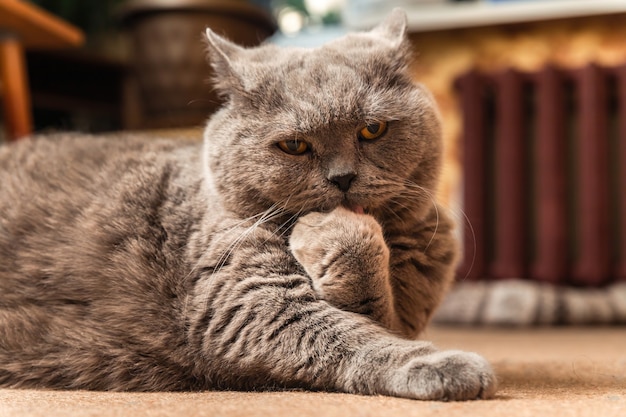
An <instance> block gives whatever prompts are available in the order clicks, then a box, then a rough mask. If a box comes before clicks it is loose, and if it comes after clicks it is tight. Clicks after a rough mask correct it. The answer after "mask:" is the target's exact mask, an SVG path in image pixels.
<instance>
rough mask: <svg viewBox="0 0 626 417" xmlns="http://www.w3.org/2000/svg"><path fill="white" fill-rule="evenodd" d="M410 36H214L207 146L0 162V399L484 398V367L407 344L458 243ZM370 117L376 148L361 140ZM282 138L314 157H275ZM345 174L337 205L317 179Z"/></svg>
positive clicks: (169, 143) (166, 144)
mask: <svg viewBox="0 0 626 417" xmlns="http://www.w3.org/2000/svg"><path fill="white" fill-rule="evenodd" d="M405 24H406V23H405V17H404V14H403V13H402V12H399V11H396V12H394V13H393V14H392V15H391V16H390V17H389V18H388V19H387V20H386V21H385V22H384V23H383V24H382V25H381V26H380V27H378V28H376V29H374V30H373V31H371V32H366V33H360V34H353V35H348V36H347V37H344V38H342V39H339V40H337V41H334V42H331V43H330V44H328V45H326V46H324V47H321V48H318V49H314V50H300V49H279V48H277V47H275V46H271V45H267V46H262V47H259V48H256V49H249V50H246V49H242V48H240V47H238V46H235V45H233V44H231V43H229V42H228V41H226V40H224V39H221V38H219V37H218V36H217V35H215V34H213V33H211V32H209V33H208V34H207V38H208V48H209V52H210V54H211V57H212V62H213V65H214V67H215V69H216V86H217V88H219V90H220V92H221V93H222V94H223V95H224V96H225V97H226V98H227V102H226V104H225V106H224V107H223V108H222V109H221V110H220V111H219V112H218V113H217V114H215V115H214V116H213V117H212V118H211V119H210V120H209V121H208V123H207V126H206V130H205V135H204V145H203V147H200V146H199V145H197V144H195V143H187V142H181V141H173V140H166V139H148V140H146V139H145V138H140V137H133V136H131V135H126V136H123V137H119V138H114V137H90V136H84V135H70V134H67V135H57V136H51V137H42V138H36V139H31V140H27V141H24V142H22V143H19V144H16V145H11V146H6V147H4V148H2V149H0V166H1V169H0V259H1V262H0V386H4V387H49V388H60V389H102V390H141V391H148V390H192V389H268V388H291V387H301V388H308V389H321V390H337V391H344V392H351V393H360V394H386V395H395V396H401V397H407V398H417V399H443V400H457V399H458V400H460V399H472V398H484V397H489V396H491V395H492V394H493V392H494V390H495V378H494V376H493V373H492V371H491V369H490V367H489V365H488V364H487V362H486V361H485V360H484V359H482V358H481V357H479V356H477V355H476V354H471V353H464V352H458V351H450V352H440V351H437V350H436V349H435V348H434V347H433V346H432V345H431V344H430V343H427V342H420V341H414V340H411V339H413V338H414V337H416V336H417V335H418V334H419V333H420V332H421V331H422V330H423V329H424V327H425V326H426V324H427V322H428V320H429V318H430V316H431V314H432V312H433V310H434V309H435V307H436V306H437V304H438V303H439V301H440V299H441V297H442V295H443V293H444V291H445V290H446V288H447V287H448V285H449V283H450V281H451V279H452V276H453V270H454V267H455V262H456V257H457V255H456V253H457V249H456V244H455V241H454V239H453V231H452V224H451V222H450V221H449V220H448V218H447V216H446V215H445V213H444V211H443V209H442V208H441V207H439V206H438V205H437V204H436V203H435V202H434V199H433V194H434V189H435V187H436V183H437V177H438V171H439V166H440V162H441V139H440V126H439V119H438V116H437V112H436V110H435V107H434V104H433V101H432V99H431V97H430V96H429V94H428V93H427V92H426V91H425V90H424V89H423V88H422V87H421V86H416V85H414V84H412V83H411V80H410V78H409V75H408V74H407V72H406V65H407V49H408V45H407V42H406V40H405V37H404V32H405ZM379 121H387V122H389V125H388V131H387V133H386V134H385V135H384V137H382V138H380V139H378V140H377V141H374V142H371V143H369V142H368V143H362V142H359V141H358V140H357V133H358V132H359V130H360V129H362V128H363V127H364V126H366V125H367V124H371V123H374V122H379ZM293 138H297V139H299V140H304V141H307V142H308V143H309V145H310V147H311V151H310V152H308V153H306V154H303V155H289V154H286V153H285V152H283V151H281V150H280V149H279V148H278V147H277V146H276V143H277V142H278V141H281V140H285V139H293ZM343 172H351V173H355V174H356V177H355V178H354V180H353V181H352V183H351V185H350V188H349V190H348V191H347V192H344V191H341V190H340V189H339V188H338V187H337V185H336V184H333V182H332V181H331V180H330V178H332V176H333V175H335V174H337V173H343Z"/></svg>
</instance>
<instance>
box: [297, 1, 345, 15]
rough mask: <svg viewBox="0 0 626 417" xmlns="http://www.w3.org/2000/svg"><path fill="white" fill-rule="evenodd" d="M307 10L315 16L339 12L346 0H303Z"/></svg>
mask: <svg viewBox="0 0 626 417" xmlns="http://www.w3.org/2000/svg"><path fill="white" fill-rule="evenodd" d="M304 5H305V7H306V9H307V11H308V12H309V13H310V14H312V15H316V16H320V17H323V16H326V15H327V14H329V13H337V12H340V11H341V10H342V9H343V8H344V7H345V5H346V0H304Z"/></svg>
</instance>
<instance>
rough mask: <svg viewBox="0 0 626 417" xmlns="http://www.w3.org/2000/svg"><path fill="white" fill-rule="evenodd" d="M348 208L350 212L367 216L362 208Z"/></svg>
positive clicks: (355, 206)
mask: <svg viewBox="0 0 626 417" xmlns="http://www.w3.org/2000/svg"><path fill="white" fill-rule="evenodd" d="M346 208H347V209H348V210H350V211H353V212H355V213H357V214H365V211H364V210H363V207H362V206H357V205H354V206H347V207H346Z"/></svg>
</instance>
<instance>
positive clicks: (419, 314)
mask: <svg viewBox="0 0 626 417" xmlns="http://www.w3.org/2000/svg"><path fill="white" fill-rule="evenodd" d="M394 211H395V213H396V216H394V217H392V218H391V219H390V221H388V222H384V223H383V229H384V231H385V240H386V242H387V244H388V247H389V250H390V260H389V269H390V276H391V279H390V281H391V286H392V288H393V295H394V302H395V305H394V306H395V311H396V313H397V317H398V320H399V322H400V326H401V329H402V333H403V334H404V335H406V336H408V337H410V338H415V337H417V336H418V335H419V334H420V333H421V332H422V331H423V330H424V328H425V327H426V325H427V324H428V322H429V320H430V317H431V316H432V314H433V312H434V311H435V308H436V307H437V306H438V305H439V303H440V302H441V300H442V298H443V296H444V295H445V294H446V291H447V290H448V288H449V286H450V284H451V283H452V282H453V281H454V275H455V271H456V266H457V260H458V257H459V244H458V239H457V237H456V236H455V234H454V223H453V222H452V220H451V219H450V218H449V217H448V215H447V211H446V210H445V209H444V208H443V207H441V206H439V205H436V204H433V206H432V207H431V209H430V211H429V212H428V213H427V214H426V216H424V217H422V218H416V217H415V214H414V213H413V212H411V210H401V209H398V210H394Z"/></svg>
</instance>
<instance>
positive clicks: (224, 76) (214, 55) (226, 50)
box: [205, 28, 245, 94]
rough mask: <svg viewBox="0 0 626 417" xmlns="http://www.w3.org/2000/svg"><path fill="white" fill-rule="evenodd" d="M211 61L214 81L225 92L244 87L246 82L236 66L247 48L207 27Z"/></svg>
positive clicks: (206, 33) (228, 92)
mask: <svg viewBox="0 0 626 417" xmlns="http://www.w3.org/2000/svg"><path fill="white" fill-rule="evenodd" d="M205 35H206V39H207V49H208V52H209V61H210V63H211V66H212V67H213V70H214V71H215V73H214V76H213V83H214V85H215V87H216V88H217V89H218V90H219V91H220V92H221V93H223V94H230V93H231V92H232V91H233V90H242V89H244V82H243V79H242V77H241V74H240V73H239V71H238V69H237V68H236V65H237V62H238V61H239V60H240V59H241V57H242V56H243V55H244V54H245V48H243V47H241V46H239V45H237V44H235V43H233V42H231V41H229V40H227V39H225V38H223V37H221V36H219V35H218V34H216V33H215V32H213V31H212V30H211V29H208V28H207V29H206V32H205Z"/></svg>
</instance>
